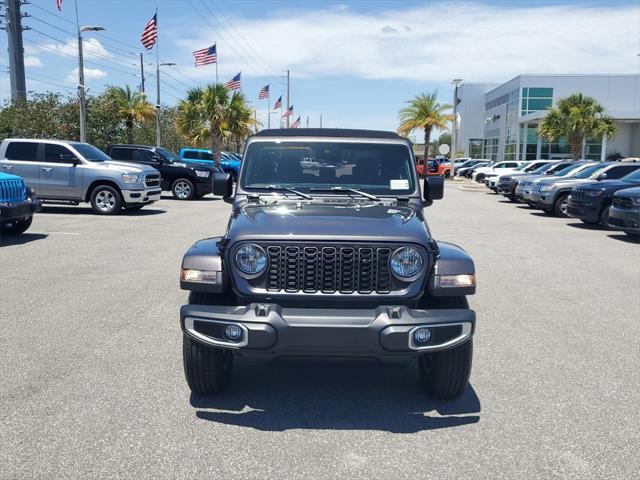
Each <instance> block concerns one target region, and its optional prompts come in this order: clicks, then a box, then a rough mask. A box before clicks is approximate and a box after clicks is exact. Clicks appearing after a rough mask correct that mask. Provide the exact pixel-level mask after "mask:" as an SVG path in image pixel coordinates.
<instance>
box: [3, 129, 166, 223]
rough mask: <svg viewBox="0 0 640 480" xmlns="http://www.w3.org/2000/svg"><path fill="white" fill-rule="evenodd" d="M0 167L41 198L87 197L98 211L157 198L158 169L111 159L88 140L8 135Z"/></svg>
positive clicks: (73, 200)
mask: <svg viewBox="0 0 640 480" xmlns="http://www.w3.org/2000/svg"><path fill="white" fill-rule="evenodd" d="M0 171H4V172H7V173H13V174H15V175H19V176H21V177H22V178H24V181H25V183H27V184H28V185H29V186H30V187H31V188H33V189H34V190H35V192H36V195H37V196H38V198H40V199H41V200H45V201H46V200H49V201H55V202H67V203H72V204H76V205H77V204H78V203H80V202H89V203H90V204H91V207H92V208H93V211H94V212H95V213H98V214H100V215H110V214H114V213H117V212H118V211H120V210H121V209H122V208H123V207H124V208H126V209H128V210H138V209H140V208H142V207H143V206H144V205H148V204H150V203H153V202H155V201H157V200H159V199H160V193H161V190H160V173H159V172H158V171H157V170H156V169H155V168H153V167H150V166H148V165H133V164H131V163H119V162H115V161H113V160H112V159H111V157H109V156H108V155H106V154H105V153H104V152H102V151H101V150H99V149H98V148H96V147H94V146H93V145H89V144H88V143H80V142H68V141H60V140H38V139H23V138H8V139H5V140H3V141H2V143H0Z"/></svg>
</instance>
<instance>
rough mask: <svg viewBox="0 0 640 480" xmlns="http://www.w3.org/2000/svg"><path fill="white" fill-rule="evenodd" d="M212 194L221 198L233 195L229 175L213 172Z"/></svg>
mask: <svg viewBox="0 0 640 480" xmlns="http://www.w3.org/2000/svg"><path fill="white" fill-rule="evenodd" d="M213 194H214V195H219V196H221V197H222V198H231V195H233V181H232V180H231V175H229V174H228V173H224V172H220V173H214V174H213Z"/></svg>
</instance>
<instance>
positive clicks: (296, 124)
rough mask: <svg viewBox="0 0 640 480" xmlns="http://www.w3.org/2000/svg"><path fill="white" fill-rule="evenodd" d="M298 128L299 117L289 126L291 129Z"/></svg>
mask: <svg viewBox="0 0 640 480" xmlns="http://www.w3.org/2000/svg"><path fill="white" fill-rule="evenodd" d="M299 126H300V117H298V119H297V120H296V121H295V122H293V123H292V124H291V128H298V127H299Z"/></svg>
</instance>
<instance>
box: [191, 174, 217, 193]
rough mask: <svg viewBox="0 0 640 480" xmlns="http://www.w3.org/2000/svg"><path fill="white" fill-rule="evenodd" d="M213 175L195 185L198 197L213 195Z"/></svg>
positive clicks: (200, 179)
mask: <svg viewBox="0 0 640 480" xmlns="http://www.w3.org/2000/svg"><path fill="white" fill-rule="evenodd" d="M212 177H213V175H211V176H210V177H209V178H198V180H197V181H196V182H195V183H194V185H195V187H196V194H197V195H207V194H208V193H213V178H212Z"/></svg>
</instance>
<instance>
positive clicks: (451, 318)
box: [180, 303, 476, 363]
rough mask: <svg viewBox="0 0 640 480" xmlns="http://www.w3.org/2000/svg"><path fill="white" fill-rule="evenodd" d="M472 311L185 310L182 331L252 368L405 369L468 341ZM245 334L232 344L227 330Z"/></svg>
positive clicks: (268, 306) (401, 308) (267, 306)
mask: <svg viewBox="0 0 640 480" xmlns="http://www.w3.org/2000/svg"><path fill="white" fill-rule="evenodd" d="M475 321H476V316H475V312H474V311H473V310H468V309H451V310H436V309H432V310H431V309H429V310H421V309H409V308H407V307H406V306H380V307H377V308H373V309H313V308H283V307H281V306H280V305H277V304H263V303H253V304H250V305H247V306H232V307H227V306H207V305H184V306H183V307H182V308H181V310H180V323H181V326H182V329H183V331H184V332H185V333H186V334H187V335H189V336H190V337H192V338H193V339H195V340H196V341H198V342H201V343H203V344H207V345H211V346H215V347H221V348H227V349H232V350H234V351H235V353H237V354H238V355H241V356H242V357H244V358H245V359H246V360H247V361H248V362H252V363H253V362H262V361H268V360H272V359H274V358H277V357H291V356H293V357H334V358H341V357H342V358H344V357H355V358H374V359H377V360H379V361H382V362H384V363H404V362H406V361H408V360H410V359H411V358H413V357H415V356H417V355H420V354H422V353H424V352H429V351H438V350H446V349H449V348H453V347H455V346H456V345H460V344H462V343H464V342H465V341H467V340H469V339H470V338H471V337H472V335H473V333H474V330H475ZM229 324H233V325H237V326H239V327H240V328H241V330H242V332H243V336H242V339H241V340H240V341H237V342H230V341H229V340H227V339H225V337H224V334H223V332H224V328H226V326H227V325H229ZM419 327H426V328H429V330H430V331H431V339H430V340H429V341H428V342H427V343H425V344H419V345H418V344H416V343H415V341H414V340H413V331H414V330H416V329H417V328H419Z"/></svg>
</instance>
